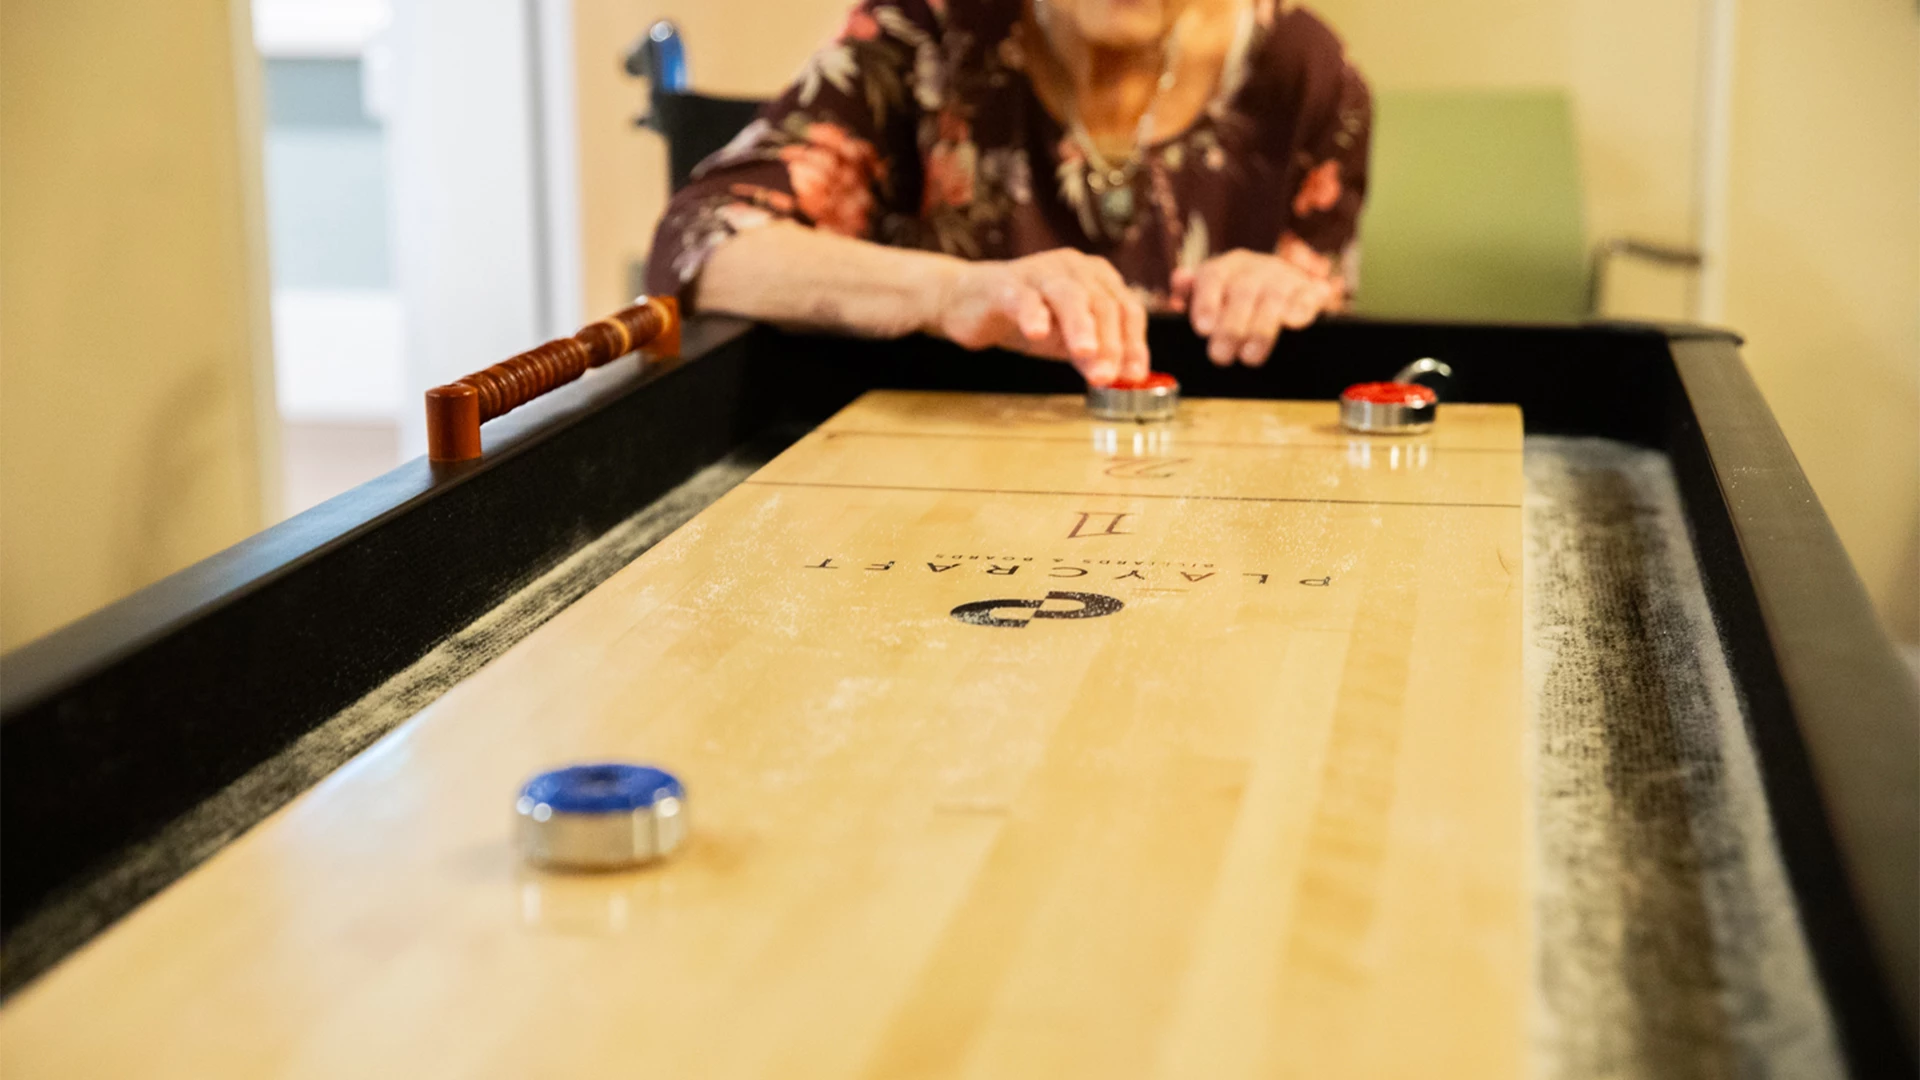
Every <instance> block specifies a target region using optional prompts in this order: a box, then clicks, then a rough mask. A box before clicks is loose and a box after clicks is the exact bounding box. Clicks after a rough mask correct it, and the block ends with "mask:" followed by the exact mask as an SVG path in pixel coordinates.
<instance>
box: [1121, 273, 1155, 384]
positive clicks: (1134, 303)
mask: <svg viewBox="0 0 1920 1080" xmlns="http://www.w3.org/2000/svg"><path fill="white" fill-rule="evenodd" d="M1120 313H1121V316H1122V319H1121V327H1120V332H1121V337H1122V341H1123V343H1124V345H1125V349H1124V350H1123V352H1122V355H1121V358H1120V376H1121V378H1124V379H1130V380H1133V381H1135V382H1138V381H1139V380H1141V379H1144V378H1146V377H1147V369H1148V368H1149V367H1151V366H1152V357H1151V356H1150V355H1149V354H1148V352H1147V306H1146V305H1145V304H1142V303H1141V302H1140V298H1139V297H1137V296H1135V295H1133V294H1132V293H1131V292H1129V293H1128V294H1127V296H1126V302H1125V304H1124V305H1123V306H1122V307H1121V309H1120Z"/></svg>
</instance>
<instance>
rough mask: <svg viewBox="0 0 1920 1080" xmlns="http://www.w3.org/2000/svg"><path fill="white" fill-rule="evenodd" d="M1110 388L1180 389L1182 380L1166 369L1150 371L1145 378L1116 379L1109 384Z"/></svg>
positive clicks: (1108, 387)
mask: <svg viewBox="0 0 1920 1080" xmlns="http://www.w3.org/2000/svg"><path fill="white" fill-rule="evenodd" d="M1107 389H1109V390H1154V389H1166V390H1178V389H1180V380H1178V379H1176V378H1174V377H1173V376H1171V375H1169V374H1167V373H1166V372H1164V371H1149V372H1147V375H1146V378H1144V379H1115V380H1113V381H1112V382H1110V383H1108V384H1107Z"/></svg>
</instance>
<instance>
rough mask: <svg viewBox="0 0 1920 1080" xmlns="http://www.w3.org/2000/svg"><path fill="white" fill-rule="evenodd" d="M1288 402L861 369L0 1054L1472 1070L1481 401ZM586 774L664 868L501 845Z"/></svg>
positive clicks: (91, 956) (1508, 1038)
mask: <svg viewBox="0 0 1920 1080" xmlns="http://www.w3.org/2000/svg"><path fill="white" fill-rule="evenodd" d="M1334 417H1335V412H1334V406H1333V405H1332V404H1331V403H1324V402H1322V403H1291V402H1252V401H1248V402H1229V401H1188V402H1187V403H1186V404H1185V405H1184V406H1183V411H1182V415H1181V417H1180V418H1179V419H1178V420H1177V421H1175V422H1173V423H1171V424H1166V425H1155V426H1137V425H1111V424H1105V423H1099V422H1095V421H1091V420H1089V419H1088V418H1087V417H1086V415H1085V412H1084V410H1083V408H1082V407H1081V404H1080V402H1079V400H1078V399H1077V398H1064V397H1062V398H1038V397H990V396H977V395H945V394H907V393H874V394H869V395H867V396H866V397H864V398H862V399H861V400H860V401H858V402H856V403H855V404H854V405H852V406H851V407H849V408H848V409H846V410H845V411H843V412H842V413H840V414H839V415H838V416H836V417H834V418H833V419H832V420H830V421H829V422H827V423H826V424H825V425H823V426H822V427H821V428H819V429H818V430H816V431H814V432H813V433H811V434H810V435H808V436H807V437H806V438H805V439H803V440H802V441H801V442H800V443H798V444H797V445H795V446H794V447H792V448H791V449H790V450H788V451H787V452H786V453H785V454H783V455H781V456H780V457H779V458H778V459H776V460H775V461H773V462H772V463H770V464H769V465H767V466H766V467H765V468H764V469H762V470H761V471H760V472H759V473H758V474H756V476H755V477H754V478H753V479H752V480H750V481H748V482H747V483H746V484H744V485H742V486H741V487H739V488H737V489H735V490H734V491H733V492H731V493H730V494H728V495H727V496H725V497H724V498H723V499H721V500H720V501H719V502H718V503H716V504H715V505H714V506H712V507H711V508H709V509H708V510H707V511H706V512H704V513H703V514H701V515H700V516H699V517H698V518H697V519H695V520H694V521H693V522H691V523H690V524H688V525H687V526H685V527H684V528H682V529H681V530H679V531H678V532H677V533H675V534H674V535H673V536H672V537H670V538H669V539H668V540H666V541H665V542H663V543H662V544H660V545H659V546H658V547H656V548H655V549H653V550H652V551H650V552H648V553H647V554H646V555H645V556H644V557H642V558H641V559H639V560H638V561H637V562H635V563H634V564H632V565H631V566H629V567H627V568H626V569H625V570H623V571H621V572H620V573H619V574H617V575H615V576H614V577H613V578H611V579H610V580H609V581H607V582H606V583H605V584H604V585H602V586H600V587H599V588H598V589H596V590H595V591H593V592H592V593H590V594H589V595H587V596H586V597H584V598H583V599H581V600H580V601H578V602H577V603H575V604H573V605H572V606H571V607H569V608H567V609H566V610H565V611H563V612H562V613H560V614H559V615H558V616H557V617H555V618H554V619H553V620H552V621H551V622H550V623H548V624H547V625H546V626H544V627H542V628H541V629H540V630H538V631H537V632H535V633H534V634H533V635H532V636H530V637H529V638H527V639H526V640H525V641H523V642H521V643H520V644H519V645H517V646H516V647H514V648H513V649H512V650H511V651H509V652H508V653H507V654H506V655H504V656H503V657H502V658H501V659H499V660H497V661H495V662H494V663H493V664H491V665H490V666H488V667H487V668H485V669H484V670H482V671H481V672H480V673H479V674H478V675H476V676H474V677H473V678H471V679H469V680H467V681H466V682H465V683H463V684H461V685H460V686H458V687H457V688H455V689H454V690H453V691H452V692H450V693H449V694H447V695H446V696H445V697H443V698H442V699H440V700H439V701H438V702H437V703H436V704H434V705H433V706H431V707H430V708H428V709H427V710H425V711H424V712H422V713H421V714H420V715H418V716H417V717H415V718H414V719H412V720H410V721H409V722H407V723H406V724H405V725H403V726H402V727H401V728H399V729H398V730H396V731H395V732H393V733H392V734H391V735H389V736H388V737H387V738H385V739H383V740H382V741H381V742H379V743H378V744H377V745H375V746H374V747H373V748H372V749H370V750H368V751H367V752H366V753H364V754H362V755H361V756H360V757H358V758H356V759H355V760H354V761H353V762H352V763H350V764H349V765H348V766H346V767H345V768H343V769H341V770H339V771H338V772H336V773H335V774H334V775H332V776H331V777H329V778H328V779H327V780H326V781H324V782H323V783H321V784H320V785H319V786H318V787H316V788H314V789H313V790H311V791H309V792H307V793H306V794H305V795H303V796H301V797H300V798H298V799H296V800H295V801H294V802H293V803H291V804H290V805H288V806H287V807H285V808H283V809H282V810H281V811H279V812H278V813H276V814H274V815H273V816H272V817H270V818H268V819H267V820H266V821H265V822H264V823H263V824H262V825H260V826H259V827H257V828H255V829H254V830H253V831H251V832H250V833H248V834H247V835H245V836H244V837H242V838H241V839H240V840H238V841H236V842H235V843H233V844H231V845H230V846H229V847H228V848H226V849H225V850H224V851H222V852H221V853H220V854H219V855H218V856H216V857H215V858H213V859H212V860H211V861H209V862H208V863H206V864H205V865H204V866H202V867H201V868H200V869H198V870H197V871H195V872H194V873H192V874H191V875H189V876H188V877H186V878H185V879H183V880H182V881H180V882H179V883H178V884H176V885H174V886H173V887H172V888H171V889H169V890H167V891H166V892H165V893H163V894H161V895H160V896H159V897H157V898H156V899H154V900H152V901H151V902H149V903H147V904H146V905H145V906H144V907H142V908H140V909H139V910H137V911H136V912H135V913H134V914H133V915H131V916H130V917H128V918H127V919H125V920H124V921H123V922H121V923H120V924H119V925H118V926H116V927H115V928H114V929H112V930H111V931H109V932H108V933H106V934H104V935H102V936H101V937H99V938H98V939H96V940H95V941H94V942H93V943H92V944H91V945H89V946H88V947H87V948H86V949H84V950H83V951H81V952H79V953H77V954H75V955H74V956H73V957H72V958H70V959H69V960H68V961H67V962H66V963H64V964H63V965H62V966H60V967H59V968H56V969H55V970H54V971H52V972H51V973H50V974H48V975H47V976H45V977H43V978H42V979H40V980H39V981H38V982H37V983H35V984H33V985H31V986H30V987H28V988H27V989H26V990H25V991H23V992H22V993H20V994H19V995H18V996H17V997H16V998H15V999H14V1000H12V1001H11V1002H10V1003H9V1004H8V1005H7V1006H6V1008H5V1009H4V1010H0V1073H4V1074H5V1076H7V1077H8V1080H25V1078H29V1077H42V1076H76V1077H78V1076H85V1077H136V1076H137V1077H144V1078H153V1077H196V1078H201V1077H214V1076H234V1077H255V1076H300V1077H309V1076H310V1077H346V1076H354V1077H360V1076H366V1077H372V1076H406V1077H468V1076H514V1077H532V1076H559V1075H594V1076H600V1075H621V1076H627V1075H633V1076H640V1075H645V1076H661V1077H763V1076H764V1077H783V1078H784V1077H816V1076H818V1077H923V1076H925V1077H935V1076H939V1077H945V1076H955V1077H958V1076H965V1077H980V1078H1001V1077H1133V1076H1140V1077H1148V1076H1154V1077H1205V1078H1216V1077H1218V1078H1226V1077H1255V1076H1258V1077H1274V1076H1298V1077H1312V1078H1318V1080H1331V1078H1345V1077H1422V1078H1433V1077H1462V1078H1469V1077H1470V1078H1477V1080H1478V1078H1500V1077H1514V1076H1518V1075H1520V1074H1521V1073H1522V1071H1523V1069H1524V1064H1525V1049H1526V1033H1527V1015H1526V1013H1527V1006H1526V1002H1527V999H1528V996H1529V989H1528V988H1529V983H1530V972H1531V952H1530V945H1529V928H1528V922H1529V919H1528V911H1529V901H1528V882H1527V874H1528V864H1529V839H1528V837H1529V824H1528V810H1527V784H1526V778H1525V775H1524V771H1523V757H1524V755H1523V746H1522V739H1523V726H1522V712H1521V675H1520V645H1521V640H1520V634H1521V595H1522V594H1521V583H1520V565H1521V564H1520V529H1521V518H1520V500H1521V456H1520V449H1521V427H1520V414H1519V412H1518V410H1516V409H1513V408H1509V407H1494V406H1465V405H1449V406H1444V407H1443V408H1442V410H1441V416H1440V421H1439V424H1438V425H1437V427H1436V428H1435V429H1434V431H1433V432H1432V433H1431V434H1429V435H1426V436H1421V437H1417V438H1398V439H1396V438H1385V437H1382V438H1374V439H1363V438H1354V437H1349V436H1346V435H1344V434H1342V433H1341V432H1340V431H1339V429H1338V428H1337V427H1336V426H1335V425H1334ZM1049 593H1067V594H1077V595H1072V596H1056V597H1054V598H1052V599H1047V597H1048V594H1049ZM1116 601H1117V602H1118V606H1117V609H1116V606H1115V603H1114V602H1116ZM968 605H972V606H971V607H968ZM955 609H960V610H961V612H962V614H963V615H965V616H966V618H967V619H971V620H972V621H965V620H963V618H961V617H956V616H955V615H954V614H952V613H953V612H954V611H955ZM1101 611H1105V612H1107V613H1106V614H1098V612H1101ZM968 612H972V613H973V614H970V615H968V614H967V613H968ZM1075 614H1077V615H1079V616H1080V617H1066V616H1070V615H1075ZM599 759H627V760H637V761H643V762H651V763H657V764H660V765H663V766H666V767H668V768H670V769H673V770H675V771H677V772H678V773H679V774H680V775H681V777H682V778H683V779H684V780H685V781H686V784H687V787H688V789H689V794H690V809H691V814H692V821H693V826H694V835H693V838H692V840H691V841H690V842H689V844H688V846H687V847H686V848H684V849H683V850H682V851H681V852H680V854H679V855H678V856H677V857H675V858H674V859H673V860H671V861H669V862H667V863H664V864H661V865H659V866H656V867H654V868H650V869H644V870H639V871H634V872H630V873H621V874H611V875H601V876H576V877H562V876H549V875H543V874H540V873H537V872H533V871H530V870H527V869H524V868H522V867H521V866H520V865H519V864H518V863H517V862H516V860H515V858H514V855H513V853H512V851H511V849H510V847H509V838H510V836H511V831H510V826H511V805H512V802H513V796H514V794H515V792H516V791H517V789H518V787H519V785H520V783H521V782H522V781H524V780H525V779H526V777H527V776H528V775H530V774H531V773H533V772H535V771H538V770H540V769H543V768H547V767H551V766H554V765H558V764H564V763H569V762H577V761H582V760H599ZM573 1070H589V1071H585V1072H580V1073H573Z"/></svg>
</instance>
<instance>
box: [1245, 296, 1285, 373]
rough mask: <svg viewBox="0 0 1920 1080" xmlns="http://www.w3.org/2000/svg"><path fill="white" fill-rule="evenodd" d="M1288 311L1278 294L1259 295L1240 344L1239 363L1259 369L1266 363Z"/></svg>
mask: <svg viewBox="0 0 1920 1080" xmlns="http://www.w3.org/2000/svg"><path fill="white" fill-rule="evenodd" d="M1289 310H1290V309H1289V307H1288V305H1287V301H1286V299H1285V298H1284V297H1282V296H1281V295H1280V294H1279V293H1277V292H1273V291H1267V292H1263V293H1262V294H1261V296H1260V302H1259V303H1258V304H1256V305H1255V306H1254V309H1253V318H1252V320H1250V321H1249V322H1248V324H1247V336H1246V339H1245V340H1244V341H1242V342H1241V343H1240V362H1241V363H1243V364H1246V365H1248V366H1249V367H1259V366H1260V365H1261V364H1264V363H1266V362H1267V355H1268V354H1269V353H1271V352H1273V343H1274V340H1275V339H1277V338H1278V337H1279V336H1280V324H1281V322H1282V321H1283V320H1284V319H1286V317H1287V312H1288V311H1289Z"/></svg>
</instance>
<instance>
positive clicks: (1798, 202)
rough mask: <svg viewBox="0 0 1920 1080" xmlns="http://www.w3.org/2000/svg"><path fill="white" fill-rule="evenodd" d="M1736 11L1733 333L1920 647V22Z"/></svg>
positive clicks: (1889, 618) (1825, 499)
mask: <svg viewBox="0 0 1920 1080" xmlns="http://www.w3.org/2000/svg"><path fill="white" fill-rule="evenodd" d="M1740 10H1741V16H1740V23H1739V29H1738V33H1737V36H1736V38H1735V41H1736V43H1737V44H1736V51H1735V64H1736V67H1735V79H1734V113H1733V119H1734V123H1733V148H1732V151H1733V154H1732V184H1731V187H1732V190H1731V191H1730V193H1729V200H1728V222H1727V228H1728V250H1727V257H1728V262H1727V267H1728V269H1727V283H1726V313H1727V318H1726V321H1727V323H1728V324H1729V325H1731V326H1734V327H1736V328H1738V329H1739V330H1740V331H1741V332H1742V333H1744V334H1745V335H1746V336H1747V347H1746V358H1747V364H1748V366H1749V367H1750V368H1751V369H1752V370H1753V374H1754V378H1755V379H1756V380H1757V381H1758V382H1759V383H1760V387H1761V389H1762V390H1763V391H1764V392H1765V393H1766V395H1767V400H1768V401H1769V402H1770V403H1771V404H1772V406H1773V411H1774V415H1776V416H1777V417H1779V420H1780V426H1781V427H1782V428H1783V429H1784V430H1785V431H1786V433H1787V438H1788V440H1789V441H1790V442H1792V444H1793V448H1794V452H1795V453H1796V454H1797V455H1798V456H1799V458H1800V464H1801V466H1802V467H1803V468H1804V469H1806V471H1807V476H1808V477H1809V478H1810V479H1811V480H1812V481H1813V486H1814V490H1815V491H1816V492H1818V493H1819V495H1820V501H1821V503H1822V504H1823V505H1824V506H1825V507H1826V509H1827V513H1828V515H1829V516H1830V517H1832V519H1833V523H1834V526H1835V527H1836V528H1838V529H1839V531H1840V536H1841V538H1842V539H1843V540H1845V541H1846V544H1847V550H1848V551H1849V552H1850V553H1851V554H1852V556H1853V560H1854V565H1855V566H1856V567H1857V568H1858V569H1859V571H1860V576H1861V578H1862V579H1864V580H1865V581H1866V583H1867V588H1868V590H1869V591H1870V592H1871V593H1872V594H1873V596H1874V600H1875V603H1876V604H1877V605H1878V607H1879V608H1880V612H1881V614H1882V616H1883V618H1884V619H1885V620H1886V622H1887V624H1888V626H1889V628H1890V629H1892V630H1893V631H1894V633H1895V634H1896V635H1897V636H1899V637H1901V638H1904V639H1905V640H1907V641H1920V414H1916V412H1915V409H1916V406H1920V13H1916V12H1915V10H1914V5H1913V4H1912V3H1911V2H1910V0H1851V2H1849V3H1844V4H1804V3H1800V2H1798V0H1741V5H1740Z"/></svg>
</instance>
